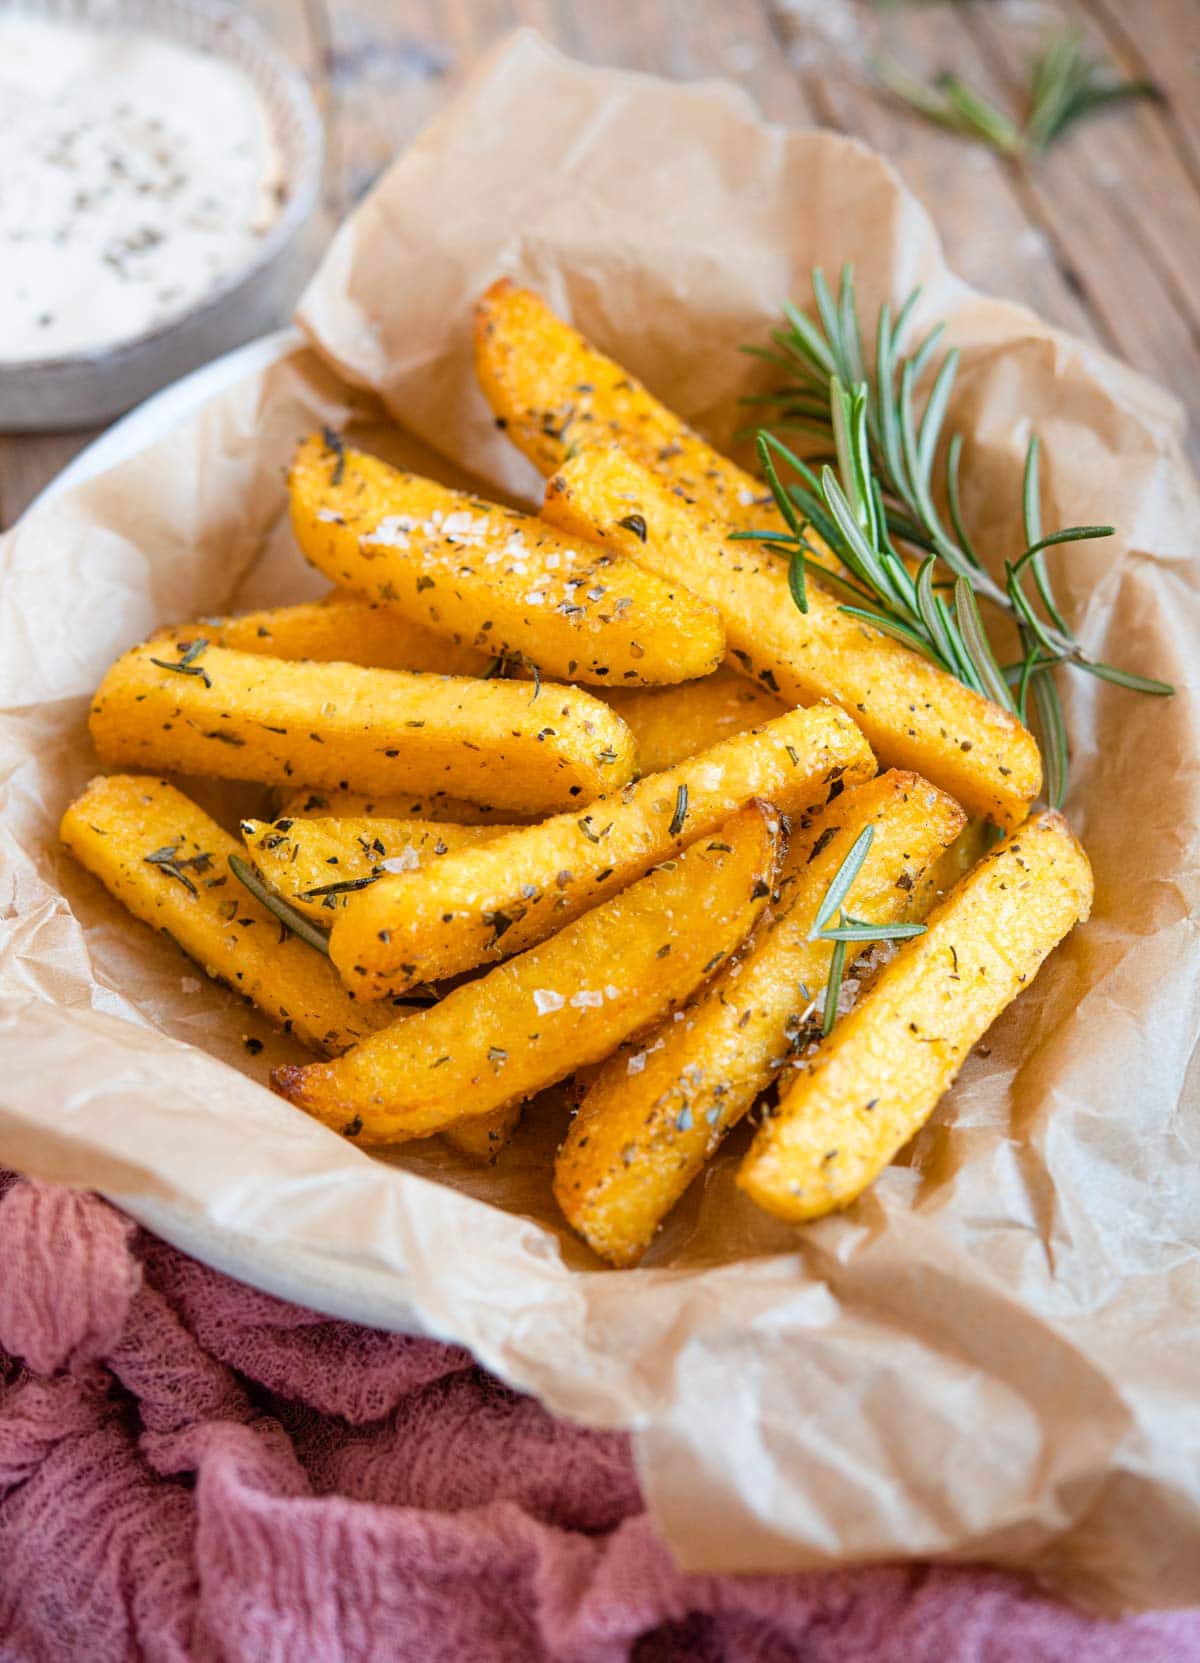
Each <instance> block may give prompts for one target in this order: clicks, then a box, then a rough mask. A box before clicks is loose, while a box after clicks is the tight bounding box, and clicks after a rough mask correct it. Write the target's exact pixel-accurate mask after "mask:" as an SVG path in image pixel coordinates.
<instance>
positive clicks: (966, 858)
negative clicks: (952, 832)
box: [911, 820, 991, 918]
mask: <svg viewBox="0 0 1200 1663" xmlns="http://www.w3.org/2000/svg"><path fill="white" fill-rule="evenodd" d="M990 831H991V828H990V827H989V826H988V823H987V821H986V820H968V822H967V824H966V825H965V826H964V827H963V829H962V831H961V832H960V833H959V835H958V836H957V837H956V838H955V840H954V842H953V843H952V844H951V845H950V847H949V848H948V849H947V850H946V852H945V854H944V855H942V857H941V859H940V860H935V861H934V862H933V864H932V865H931V866H930V867H928V868H927V869H926V872H925V876H924V877H923V878H922V879H921V881H920V883H918V885H917V887H916V889H915V890H914V891H913V904H912V913H911V916H912V917H913V918H924V917H925V915H926V914H927V913H929V912H932V911H933V909H934V907H935V906H937V904H938V902H939V901H944V900H945V898H946V896H947V895H948V894H949V893H950V891H951V890H952V889H953V888H954V886H955V884H956V883H957V882H958V881H959V879H960V878H961V877H963V876H964V875H965V874H966V873H967V872H969V871H970V870H971V868H972V866H974V865H975V863H976V861H980V860H982V859H983V857H984V855H986V854H987V852H988V841H989V834H990Z"/></svg>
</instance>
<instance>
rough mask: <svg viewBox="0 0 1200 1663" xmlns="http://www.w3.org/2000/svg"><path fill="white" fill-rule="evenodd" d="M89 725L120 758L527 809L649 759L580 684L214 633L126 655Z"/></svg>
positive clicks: (581, 798)
mask: <svg viewBox="0 0 1200 1663" xmlns="http://www.w3.org/2000/svg"><path fill="white" fill-rule="evenodd" d="M168 649H173V650H168ZM90 726H91V731H92V739H93V740H94V742H95V745H96V749H97V751H98V752H99V754H100V756H101V757H103V759H104V760H105V761H106V762H109V763H115V764H118V765H123V766H129V767H132V766H138V767H155V768H169V769H172V770H178V771H179V772H182V773H187V774H215V775H216V776H217V777H218V778H222V779H241V780H261V781H262V782H263V783H264V784H267V785H285V784H291V783H293V782H295V781H296V780H306V781H307V782H308V783H309V784H311V785H316V786H326V785H327V786H336V787H339V788H341V789H345V790H356V791H368V792H370V791H379V792H391V791H404V790H411V791H416V792H433V793H436V792H438V791H448V792H453V793H455V794H457V795H461V796H468V797H469V796H478V797H481V798H482V799H483V800H485V801H488V802H492V803H496V804H498V805H508V806H511V807H512V808H515V809H517V810H519V811H522V812H525V813H532V812H537V811H539V810H540V811H543V812H553V811H554V810H555V809H562V808H566V807H568V806H570V805H571V804H572V803H575V802H579V803H586V802H589V801H590V800H591V799H592V798H593V797H595V796H597V795H599V793H600V792H601V791H603V790H605V789H606V788H607V787H609V786H619V785H621V784H623V783H624V781H626V780H627V779H629V777H630V775H631V774H632V773H633V772H634V766H635V752H634V745H633V739H632V736H631V735H630V733H629V730H628V728H627V727H626V726H625V724H624V723H623V722H622V721H621V720H620V719H619V718H618V717H617V716H615V715H614V714H613V712H612V711H611V710H609V708H608V706H607V705H605V704H603V703H602V702H601V701H600V700H599V699H595V698H592V697H591V695H590V694H588V693H584V692H582V691H581V690H580V689H578V688H575V687H559V686H543V687H542V688H541V689H540V691H539V690H538V689H536V688H533V687H530V685H529V684H528V683H526V682H511V681H494V682H489V681H480V680H475V679H467V678H465V677H451V676H419V675H408V674H405V673H404V672H401V671H398V670H367V669H363V668H362V667H361V666H359V665H356V664H310V663H304V664H295V663H288V662H287V661H285V660H284V659H280V658H260V657H257V656H256V655H254V654H252V653H242V652H235V651H233V650H232V649H230V648H227V647H210V646H207V645H205V644H203V643H202V644H201V650H200V652H199V653H198V654H197V651H196V645H195V643H191V644H189V643H188V642H187V641H184V640H177V641H172V642H163V641H159V642H154V643H151V644H149V645H146V646H141V647H135V648H134V649H133V650H132V652H128V653H126V654H125V656H124V657H123V658H119V659H118V660H117V662H116V663H115V664H114V665H113V667H112V668H111V669H110V670H109V672H108V674H107V675H106V676H105V678H104V680H103V682H102V683H101V684H100V690H99V692H98V693H97V694H96V698H95V702H94V703H93V705H92V712H91V720H90Z"/></svg>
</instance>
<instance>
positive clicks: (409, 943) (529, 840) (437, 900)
mask: <svg viewBox="0 0 1200 1663" xmlns="http://www.w3.org/2000/svg"><path fill="white" fill-rule="evenodd" d="M874 768H875V763H874V758H873V757H872V756H871V752H870V748H869V747H868V745H867V743H866V741H865V740H864V739H863V737H862V735H861V734H860V733H859V731H858V729H857V728H856V727H855V726H854V724H853V722H851V721H850V719H849V718H848V717H847V716H845V715H844V714H843V712H842V711H840V710H838V709H837V708H836V706H833V705H821V706H816V707H814V708H813V709H811V710H795V711H791V712H789V713H788V714H787V715H786V716H780V717H778V718H777V719H776V720H775V721H774V722H768V723H766V724H765V725H764V726H763V727H761V728H756V729H754V730H752V731H751V732H750V733H744V734H739V735H738V736H737V737H736V738H734V739H728V740H725V741H723V742H722V743H721V744H719V745H714V746H713V747H712V748H711V749H710V750H707V751H704V752H702V753H701V755H699V756H697V757H692V758H690V759H689V760H688V761H687V762H684V763H680V764H679V766H678V767H677V768H673V769H670V770H668V771H667V772H665V773H662V774H649V775H647V776H646V777H645V778H644V779H642V780H640V781H639V782H638V783H637V784H636V785H631V786H628V787H626V789H625V790H623V791H621V792H619V793H616V794H614V795H613V796H611V797H605V798H604V799H603V800H601V801H599V802H595V803H593V804H591V805H590V806H589V807H588V808H587V809H586V810H584V811H581V812H579V813H576V812H574V811H572V812H571V813H569V814H562V815H558V816H556V817H555V818H554V819H552V820H546V821H543V822H542V823H541V824H540V825H536V826H527V827H525V828H523V829H522V830H520V831H515V832H510V833H509V834H508V835H507V836H506V837H501V838H497V839H496V841H495V842H493V843H489V844H486V845H484V847H483V848H480V849H464V850H461V851H459V852H458V853H457V854H453V855H447V856H446V857H445V859H443V860H440V861H438V862H437V865H436V867H435V868H430V869H429V870H427V871H425V872H421V873H417V874H405V873H402V874H399V875H398V876H396V877H391V878H386V879H382V880H381V881H380V882H379V883H377V884H373V885H372V886H371V888H370V889H369V890H367V891H366V892H365V893H364V894H363V895H362V896H361V897H360V899H359V902H358V905H357V906H355V907H354V908H352V909H351V910H350V911H348V912H346V913H344V914H342V915H341V916H339V918H338V920H337V922H336V924H335V925H334V930H333V935H332V937H331V938H330V951H331V952H332V954H333V960H334V963H335V964H336V965H337V967H338V969H339V971H340V972H341V974H342V976H343V977H344V979H345V980H346V982H347V985H348V986H351V987H354V988H355V989H356V991H358V992H359V993H360V995H361V996H363V997H366V998H371V997H375V996H378V995H382V994H387V993H399V992H401V991H402V990H403V989H405V988H409V987H412V986H414V985H415V984H416V983H417V982H423V981H437V980H440V979H441V978H442V977H443V976H450V975H454V974H456V973H457V972H458V971H460V970H467V969H470V968H471V966H473V965H476V964H481V963H484V962H486V961H487V960H488V959H497V958H504V957H507V956H508V955H509V954H510V953H514V952H520V951H521V950H522V949H524V948H525V947H528V946H530V945H532V943H533V942H535V941H541V940H544V939H545V937H546V936H548V935H550V934H552V933H553V932H554V931H555V930H556V929H559V928H560V927H561V926H562V925H563V924H565V923H566V922H568V920H570V919H572V918H576V917H578V915H579V914H580V913H581V912H584V911H586V910H587V908H588V907H593V906H595V905H596V904H597V902H599V901H603V900H605V899H606V898H607V897H608V896H610V895H612V894H614V893H615V892H616V891H617V890H619V889H622V888H623V887H624V886H625V885H626V884H628V883H630V882H632V881H633V880H634V879H635V878H638V877H640V876H641V875H642V873H644V872H646V871H647V870H648V869H649V868H650V867H651V866H653V865H654V864H655V862H656V861H659V860H662V859H664V858H665V857H666V856H667V855H670V854H674V853H677V852H678V850H679V849H680V848H682V847H683V846H684V845H685V844H687V843H690V842H692V841H693V840H694V839H695V838H696V837H698V836H700V835H702V834H707V833H709V832H711V831H712V830H713V829H714V828H715V827H716V826H717V825H719V824H720V823H721V821H722V820H724V819H726V818H727V816H728V815H730V814H731V813H733V811H734V810H735V809H736V808H738V807H740V806H741V804H743V803H745V802H748V801H749V800H750V799H751V798H752V797H761V798H763V799H765V800H767V801H770V802H773V803H775V804H777V805H778V806H779V807H780V808H781V810H782V811H783V812H784V813H787V814H791V813H801V812H803V811H804V810H805V809H806V808H809V807H811V806H812V805H813V804H814V803H817V802H821V801H823V800H824V799H825V797H826V796H827V795H828V793H829V791H830V789H831V786H835V785H837V786H839V788H840V785H841V784H843V783H844V784H851V783H853V782H854V781H855V780H858V779H863V778H867V777H869V776H870V774H872V773H873V772H874Z"/></svg>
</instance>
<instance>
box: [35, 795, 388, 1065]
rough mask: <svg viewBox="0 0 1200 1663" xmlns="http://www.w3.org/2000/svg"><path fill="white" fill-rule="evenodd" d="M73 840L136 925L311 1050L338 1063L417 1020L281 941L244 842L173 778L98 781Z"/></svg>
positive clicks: (67, 824) (66, 837)
mask: <svg viewBox="0 0 1200 1663" xmlns="http://www.w3.org/2000/svg"><path fill="white" fill-rule="evenodd" d="M61 836H62V840H63V842H64V843H65V844H66V846H67V848H68V849H69V850H70V851H71V853H72V854H73V855H74V856H75V858H76V860H78V861H79V862H80V864H81V865H83V866H86V867H87V869H88V871H89V872H92V873H94V874H95V876H96V877H97V878H99V879H100V882H101V883H102V884H103V885H104V887H105V888H106V889H107V890H108V891H109V892H110V894H112V895H113V896H114V897H115V898H116V899H117V900H118V901H120V902H121V903H122V904H123V905H124V906H126V907H127V908H128V909H129V911H130V912H131V913H133V915H134V917H135V918H140V919H141V920H142V922H143V923H144V924H149V925H150V926H151V928H153V929H158V930H162V931H163V932H164V934H166V935H169V936H170V937H171V939H172V940H173V941H175V942H176V943H177V944H178V945H179V946H180V947H181V948H182V949H183V951H184V952H185V953H186V954H187V955H188V957H189V958H193V959H195V961H196V963H197V964H199V965H201V966H202V968H203V969H204V970H205V971H206V972H207V974H208V975H210V976H212V977H213V978H214V980H216V981H218V982H222V983H223V984H224V985H225V986H226V987H228V988H231V989H232V990H233V992H235V993H240V994H241V995H242V996H243V997H244V998H245V999H246V1000H248V1001H250V1002H252V1003H253V1004H255V1005H257V1006H258V1008H259V1009H260V1010H261V1011H263V1012H264V1013H265V1014H266V1015H267V1016H269V1017H271V1018H272V1019H273V1020H274V1021H276V1022H278V1023H279V1025H280V1026H281V1027H282V1028H283V1029H284V1030H285V1031H286V1032H287V1033H294V1034H295V1035H296V1037H297V1038H298V1039H301V1040H303V1041H304V1043H305V1044H307V1045H311V1046H314V1047H315V1048H316V1049H317V1050H320V1051H325V1052H327V1053H328V1054H329V1055H330V1056H336V1055H337V1054H338V1053H339V1052H341V1051H345V1050H346V1049H347V1048H348V1047H349V1046H351V1045H354V1044H356V1043H357V1042H358V1041H359V1040H360V1039H363V1038H364V1037H365V1036H366V1035H368V1034H371V1033H375V1032H377V1031H378V1030H379V1029H380V1028H383V1027H387V1026H389V1025H390V1024H391V1023H394V1022H397V1021H399V1020H400V1019H401V1017H402V1016H403V1015H405V1014H406V1012H405V1010H404V1009H403V1008H401V1009H397V1008H396V1007H393V1006H391V1005H362V1004H358V1003H356V1002H355V1000H354V998H353V997H352V995H351V994H349V993H347V991H346V989H345V988H344V987H343V986H342V984H341V983H340V982H339V980H338V978H337V975H336V973H335V972H334V970H333V967H332V965H331V964H330V963H329V961H328V959H326V958H323V957H322V955H321V954H320V953H317V952H315V951H314V950H313V949H312V948H311V947H308V946H306V945H305V943H304V942H302V941H300V940H298V939H297V938H296V937H295V936H292V935H288V934H286V933H283V934H282V935H281V932H280V926H279V923H278V920H277V919H275V918H274V917H273V916H272V914H271V913H269V912H268V911H267V909H266V908H265V907H264V906H261V905H260V904H259V902H258V901H256V900H255V899H254V897H253V896H252V895H251V894H249V893H248V891H247V890H245V889H244V888H243V887H242V885H241V884H239V883H238V881H237V879H236V878H235V877H234V876H233V875H232V874H231V872H230V870H229V856H230V855H238V854H240V853H241V845H240V844H239V843H238V841H237V839H236V838H233V837H230V836H229V834H228V832H226V831H223V830H222V828H221V827H220V826H218V825H217V823H216V822H215V821H214V820H210V819H209V817H208V815H207V814H205V813H204V812H203V810H202V809H200V808H198V807H197V806H196V804H195V803H193V802H192V801H191V800H190V798H188V797H185V796H184V794H183V793H182V792H181V791H177V790H176V789H175V787H174V786H172V785H168V784H167V783H166V781H165V780H160V779H153V778H150V777H148V776H137V775H128V774H110V775H108V776H107V777H104V778H100V779H95V780H93V781H92V783H91V784H90V785H89V786H88V788H87V790H86V791H85V792H84V793H83V795H82V796H81V797H79V798H77V800H76V801H75V802H73V803H72V804H71V806H70V808H69V809H68V810H67V812H66V814H65V815H64V816H63V822H62V828H61Z"/></svg>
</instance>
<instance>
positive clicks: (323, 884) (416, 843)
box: [241, 815, 514, 929]
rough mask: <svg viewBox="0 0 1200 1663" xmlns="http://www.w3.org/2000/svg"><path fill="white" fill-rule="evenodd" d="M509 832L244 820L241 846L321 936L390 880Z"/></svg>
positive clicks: (374, 822) (422, 823) (415, 823)
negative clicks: (382, 881)
mask: <svg viewBox="0 0 1200 1663" xmlns="http://www.w3.org/2000/svg"><path fill="white" fill-rule="evenodd" d="M513 829H514V828H513V827H511V826H454V825H438V824H436V823H435V822H433V821H429V820H385V819H370V818H368V817H367V816H365V815H364V816H362V817H360V818H355V819H336V818H333V819H305V818H299V819H294V820H293V819H289V818H288V817H287V816H282V817H281V818H280V819H278V820H273V821H272V820H243V821H242V824H241V833H242V841H243V842H244V843H245V845H246V849H247V851H248V852H249V855H250V858H251V860H252V861H253V862H254V864H255V866H257V868H258V870H259V873H260V874H261V876H262V878H263V880H264V881H265V882H266V883H267V884H268V885H269V887H270V888H271V889H273V890H275V892H276V893H277V894H279V895H282V896H283V898H284V899H285V900H286V901H287V903H288V905H289V906H293V907H295V909H296V911H297V912H300V913H303V914H304V916H305V917H306V918H311V919H312V921H313V922H314V923H315V924H322V925H324V926H325V928H326V929H328V928H330V927H331V926H332V924H333V920H334V916H335V914H337V913H338V912H340V911H341V910H342V909H343V908H344V907H347V906H351V905H353V903H354V901H355V900H356V899H357V897H358V896H360V895H361V894H362V892H363V890H364V889H366V888H368V887H369V886H370V885H371V884H373V883H378V882H379V880H380V879H381V878H384V877H387V876H389V875H390V874H392V873H394V872H417V871H420V870H421V868H422V867H424V866H427V865H428V863H429V862H430V861H431V860H437V859H439V858H440V857H441V856H442V855H445V854H449V852H450V850H451V849H468V848H473V847H474V846H475V845H476V844H479V843H486V842H487V841H488V840H489V838H494V837H499V836H500V835H501V834H502V833H504V832H506V831H511V830H513Z"/></svg>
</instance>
